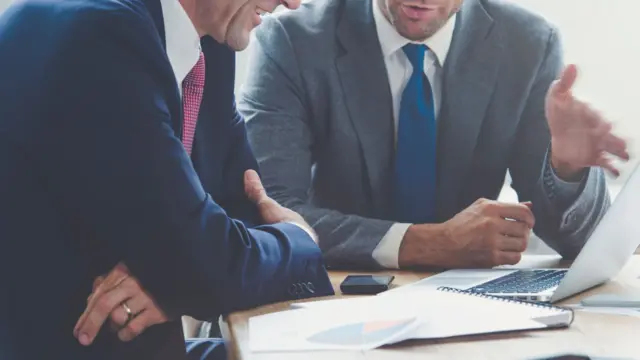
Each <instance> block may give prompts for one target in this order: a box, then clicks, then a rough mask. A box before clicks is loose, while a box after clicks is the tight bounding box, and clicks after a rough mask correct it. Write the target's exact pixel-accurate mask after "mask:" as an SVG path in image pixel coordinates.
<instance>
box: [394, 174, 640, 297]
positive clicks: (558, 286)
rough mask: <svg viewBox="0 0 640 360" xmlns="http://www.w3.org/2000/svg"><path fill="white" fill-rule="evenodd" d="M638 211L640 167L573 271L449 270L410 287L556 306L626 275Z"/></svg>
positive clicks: (637, 235) (638, 241)
mask: <svg viewBox="0 0 640 360" xmlns="http://www.w3.org/2000/svg"><path fill="white" fill-rule="evenodd" d="M638 212H640V164H639V165H638V166H636V168H635V169H634V170H633V173H632V174H631V176H630V177H629V179H627V181H626V183H625V185H624V186H623V188H622V189H621V191H620V193H619V194H618V196H617V197H616V199H615V201H614V202H613V204H612V205H611V207H610V208H609V210H608V211H607V212H606V213H605V215H604V216H603V217H602V219H601V220H600V222H599V223H598V225H597V226H596V228H595V229H594V230H593V231H592V233H591V235H590V236H589V239H588V240H587V242H586V244H585V245H584V247H583V248H582V250H581V251H580V253H579V254H578V257H577V258H576V259H575V261H574V262H573V264H572V265H571V267H570V268H569V269H524V270H518V269H500V268H494V269H486V270H449V271H444V272H442V273H440V274H437V275H434V276H431V277H429V278H426V279H424V280H421V281H419V282H416V283H414V284H413V285H411V286H407V287H405V288H413V287H414V286H420V287H441V286H443V287H451V288H456V289H461V290H467V291H472V292H477V293H482V294H489V295H493V296H500V297H506V298H511V299H517V300H524V301H535V302H547V303H555V302H558V301H560V300H563V299H565V298H567V297H570V296H572V295H575V294H577V293H579V292H582V291H585V290H587V289H590V288H592V287H595V286H597V285H600V284H602V283H604V282H606V281H609V280H610V279H612V278H613V277H614V276H616V275H617V274H618V273H619V272H620V270H622V268H623V267H624V266H625V265H626V263H627V262H628V261H629V259H630V258H631V257H632V256H633V254H634V253H635V251H636V249H637V248H638V245H640V221H638V219H637V215H636V214H638ZM398 290H399V289H398Z"/></svg>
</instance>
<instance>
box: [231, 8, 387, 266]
mask: <svg viewBox="0 0 640 360" xmlns="http://www.w3.org/2000/svg"><path fill="white" fill-rule="evenodd" d="M250 54H251V57H250V60H249V65H248V68H249V73H250V74H255V75H256V76H249V77H248V78H247V79H246V81H245V83H244V84H243V87H242V91H241V93H240V95H239V97H238V109H239V110H240V112H241V114H242V115H243V116H244V117H245V118H246V121H247V132H248V136H249V141H250V142H251V145H252V147H253V151H254V152H255V154H256V157H257V159H258V163H259V164H260V169H261V171H262V176H263V181H264V183H265V187H266V189H267V192H268V193H269V195H270V196H272V197H273V198H274V199H275V200H277V201H278V202H280V203H281V204H283V205H285V206H287V207H289V208H291V209H293V210H295V211H297V212H298V213H300V214H301V215H302V216H303V217H304V218H305V219H306V220H307V222H309V224H310V225H311V226H313V228H314V229H315V231H316V232H317V233H318V236H319V239H320V241H319V243H320V248H321V249H322V252H323V254H324V256H325V259H326V261H327V264H328V265H329V266H330V267H335V268H350V267H357V268H359V269H363V268H369V269H378V268H380V267H381V266H380V264H379V263H378V262H377V261H376V260H375V259H374V258H373V252H374V250H375V249H376V247H377V245H378V244H379V243H380V241H381V240H382V238H383V237H384V236H385V234H386V233H387V232H388V231H389V229H390V228H391V226H392V225H393V224H394V223H393V222H391V221H385V220H376V219H369V218H364V217H361V216H356V215H350V214H343V213H341V212H339V211H336V210H332V209H327V208H322V207H318V206H316V205H314V204H312V203H311V202H310V201H309V192H310V189H311V181H312V168H313V166H314V164H315V163H316V160H317V159H316V156H318V153H317V152H316V151H314V148H315V146H316V145H317V141H318V139H316V138H315V135H314V129H313V126H312V124H311V122H312V119H311V117H312V115H311V113H312V110H311V106H312V105H311V104H309V103H308V102H309V101H313V99H308V98H307V96H308V94H307V93H306V92H305V90H304V85H303V84H302V81H301V78H300V72H301V69H300V68H299V67H298V62H297V60H296V52H295V49H294V47H293V46H292V44H291V42H290V40H289V38H288V34H287V33H286V32H285V31H284V29H283V28H282V26H281V24H280V23H279V22H278V20H277V19H265V21H264V22H263V23H262V25H260V28H259V29H256V31H255V38H254V39H253V42H252V45H251V52H250Z"/></svg>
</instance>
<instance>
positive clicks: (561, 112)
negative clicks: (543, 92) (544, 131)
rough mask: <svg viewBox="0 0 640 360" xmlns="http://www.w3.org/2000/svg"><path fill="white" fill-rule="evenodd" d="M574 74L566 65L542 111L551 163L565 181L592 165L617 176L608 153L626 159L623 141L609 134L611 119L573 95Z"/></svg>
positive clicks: (570, 67) (573, 68)
mask: <svg viewBox="0 0 640 360" xmlns="http://www.w3.org/2000/svg"><path fill="white" fill-rule="evenodd" d="M577 77H578V70H577V68H576V66H575V65H569V66H568V67H567V68H566V69H565V70H564V72H563V73H562V76H561V78H560V79H559V80H557V81H555V82H554V83H553V84H552V85H551V88H550V89H549V92H548V93H547V99H546V107H545V112H546V116H547V121H548V122H549V130H550V132H551V165H552V166H553V168H554V170H555V171H556V173H557V174H558V176H560V177H561V178H562V179H565V180H572V179H573V178H575V177H576V175H578V174H580V173H581V172H582V171H583V170H584V169H585V168H588V167H591V166H599V167H602V168H604V169H606V170H608V171H609V172H611V173H612V174H613V175H614V176H618V175H619V171H618V169H616V168H615V167H614V166H613V164H612V163H611V159H610V156H611V155H613V156H616V157H618V158H621V159H623V160H628V159H629V154H628V153H627V146H626V143H625V141H624V140H623V139H621V138H619V137H617V136H615V135H613V134H612V133H611V128H612V126H611V123H610V122H608V121H607V120H605V119H604V118H603V117H602V116H601V115H600V114H599V113H598V112H596V111H595V110H594V109H592V108H591V107H590V106H589V105H588V104H587V103H585V102H582V101H580V100H578V99H576V98H575V97H574V96H573V94H572V91H571V89H572V87H573V85H574V83H575V81H576V78H577Z"/></svg>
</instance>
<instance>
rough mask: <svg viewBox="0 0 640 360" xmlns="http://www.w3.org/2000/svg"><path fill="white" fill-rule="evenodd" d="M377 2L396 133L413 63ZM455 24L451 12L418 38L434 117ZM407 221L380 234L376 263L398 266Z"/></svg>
mask: <svg viewBox="0 0 640 360" xmlns="http://www.w3.org/2000/svg"><path fill="white" fill-rule="evenodd" d="M378 3H379V2H378V1H372V4H373V20H374V22H375V25H376V31H377V33H378V39H379V41H380V46H381V49H382V56H383V57H384V63H385V65H386V67H387V75H388V78H389V89H390V90H391V96H392V98H393V99H392V101H393V119H394V124H395V129H396V130H395V133H396V137H397V132H398V114H399V113H400V100H401V99H402V93H403V92H404V88H405V86H406V85H407V82H408V81H409V77H410V76H411V74H412V73H413V67H412V66H411V63H410V62H409V59H407V56H406V55H405V54H404V51H402V47H403V46H405V45H407V44H408V43H410V42H412V41H410V40H408V39H406V38H404V37H403V36H402V35H400V34H398V32H397V31H396V29H395V28H394V27H393V25H391V23H390V22H389V21H388V20H387V18H386V17H384V15H383V14H382V11H381V10H380V8H379V6H378ZM455 24H456V15H455V14H454V15H453V16H452V17H451V18H450V19H449V20H448V22H447V23H446V24H445V25H444V27H442V28H441V29H440V30H438V32H436V33H435V34H434V35H433V36H431V37H430V38H428V39H426V40H424V41H423V42H421V44H424V45H426V46H427V47H428V48H429V51H427V53H426V54H425V59H424V68H423V69H422V70H423V71H424V73H425V74H426V76H427V78H428V79H429V82H430V83H431V89H432V91H433V99H434V110H435V113H436V119H437V118H438V114H439V110H440V105H441V103H442V67H443V65H444V62H445V60H446V58H447V53H448V52H449V47H450V46H451V40H452V39H453V30H454V28H455ZM414 43H415V42H414ZM410 225H411V224H402V223H396V224H394V225H392V226H391V228H390V229H389V231H388V232H387V233H386V234H385V236H384V237H383V238H382V241H380V243H379V244H378V246H377V247H376V248H375V250H374V251H373V258H374V259H375V260H376V261H377V262H378V264H380V266H383V267H385V268H390V269H397V268H398V254H399V252H400V245H401V243H402V239H403V237H404V234H405V233H406V232H407V229H408V228H409V226H410Z"/></svg>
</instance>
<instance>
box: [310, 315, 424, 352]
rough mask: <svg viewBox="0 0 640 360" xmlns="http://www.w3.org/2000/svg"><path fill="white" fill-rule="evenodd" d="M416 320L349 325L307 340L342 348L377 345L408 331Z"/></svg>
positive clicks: (323, 332)
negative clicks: (405, 330) (367, 344)
mask: <svg viewBox="0 0 640 360" xmlns="http://www.w3.org/2000/svg"><path fill="white" fill-rule="evenodd" d="M414 320H415V319H413V318H411V319H401V320H390V321H371V322H359V323H353V324H347V325H342V326H338V327H334V328H331V329H328V330H324V331H321V332H319V333H316V334H314V335H312V336H310V337H309V338H307V340H308V341H309V342H315V343H321V344H330V345H342V346H349V345H362V344H366V343H376V342H380V341H384V340H386V339H389V338H392V337H393V336H394V335H396V334H398V333H399V332H401V331H403V330H404V329H406V327H407V326H409V325H410V324H411V323H412V322H413V321H414Z"/></svg>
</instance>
